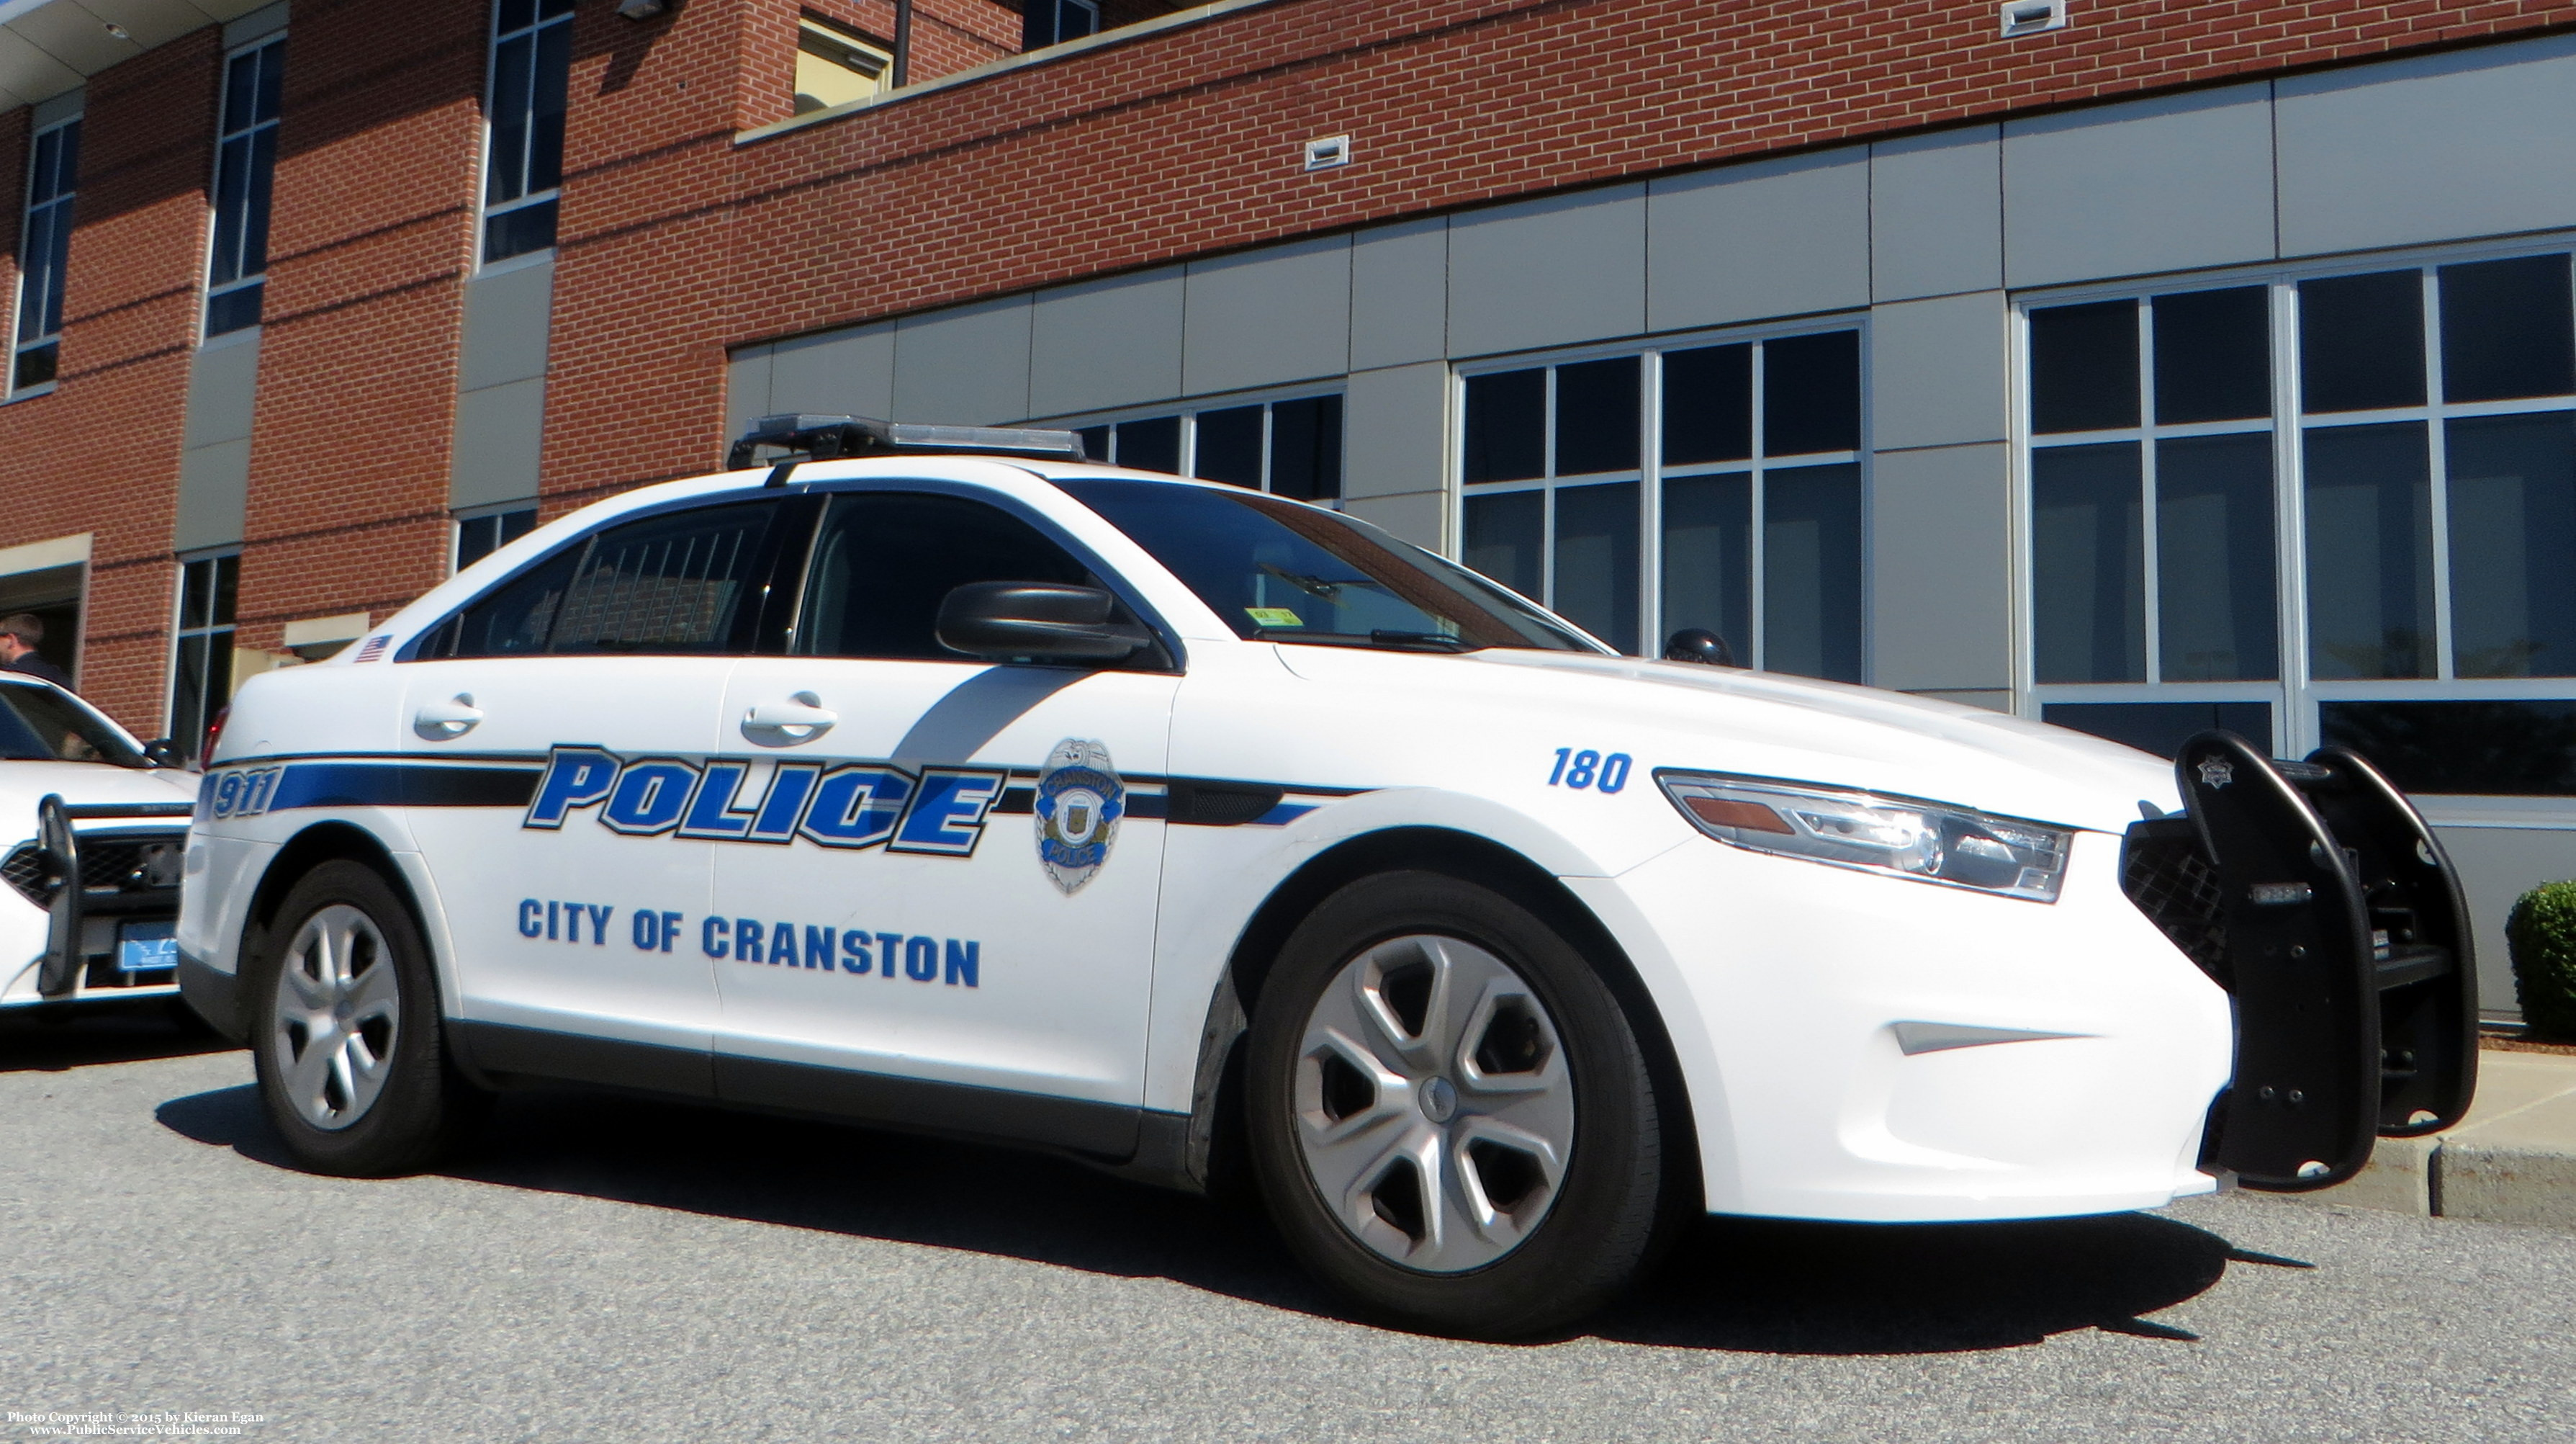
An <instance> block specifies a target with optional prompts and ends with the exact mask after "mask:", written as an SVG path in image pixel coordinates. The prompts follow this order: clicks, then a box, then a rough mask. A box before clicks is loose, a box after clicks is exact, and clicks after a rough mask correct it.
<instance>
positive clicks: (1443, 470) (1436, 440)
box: [1342, 361, 1449, 498]
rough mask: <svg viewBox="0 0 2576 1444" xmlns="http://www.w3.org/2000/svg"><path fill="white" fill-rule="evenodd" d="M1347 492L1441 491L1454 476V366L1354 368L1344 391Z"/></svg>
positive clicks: (1344, 477)
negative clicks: (1451, 470)
mask: <svg viewBox="0 0 2576 1444" xmlns="http://www.w3.org/2000/svg"><path fill="white" fill-rule="evenodd" d="M1342 456H1343V458H1344V459H1343V462H1342V468H1343V470H1342V495H1343V496H1345V497H1350V498H1359V497H1373V496H1402V495H1405V494H1407V493H1412V492H1438V491H1441V490H1443V489H1444V488H1446V486H1447V485H1448V475H1449V368H1448V367H1447V366H1445V365H1443V364H1441V363H1440V362H1437V361H1432V362H1425V363H1421V364H1418V365H1413V366H1393V367H1388V368H1386V369H1385V370H1381V371H1354V372H1352V373H1351V377H1350V380H1349V381H1348V382H1347V383H1345V386H1344V390H1343V392H1342Z"/></svg>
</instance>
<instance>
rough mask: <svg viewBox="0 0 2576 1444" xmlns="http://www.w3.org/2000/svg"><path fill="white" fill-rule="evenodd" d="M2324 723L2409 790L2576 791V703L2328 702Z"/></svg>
mask: <svg viewBox="0 0 2576 1444" xmlns="http://www.w3.org/2000/svg"><path fill="white" fill-rule="evenodd" d="M2317 721H2318V724H2319V726H2320V728H2321V729H2322V730H2323V732H2324V733H2325V740H2326V742H2327V743H2328V745H2330V746H2337V747H2349V748H2351V749H2352V750H2353V751H2355V752H2358V753H2360V754H2361V755H2362V756H2364V757H2367V758H2369V759H2370V760H2371V761H2372V762H2374V763H2376V764H2378V766H2379V770H2381V771H2382V772H2385V773H2387V774H2388V780H2389V781H2391V782H2394V783H2396V784H2397V785H2398V786H2399V787H2401V788H2403V789H2405V790H2406V791H2408V792H2449V793H2470V794H2485V795H2500V796H2524V797H2570V796H2576V702H2555V701H2553V702H2519V701H2501V700H2499V701H2492V702H2328V703H2325V704H2323V705H2322V706H2320V707H2318V708H2317Z"/></svg>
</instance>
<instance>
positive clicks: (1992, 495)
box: [1869, 445, 2012, 692]
mask: <svg viewBox="0 0 2576 1444" xmlns="http://www.w3.org/2000/svg"><path fill="white" fill-rule="evenodd" d="M2011 496H2012V488H2011V486H2010V484H2009V482H2008V480H2007V472H2006V460H2005V449H2004V447H2002V446H2001V445H1989V446H1956V447H1945V448H1942V449H1940V450H1935V451H1895V452H1883V453H1881V454H1880V455H1879V456H1878V457H1877V458H1876V459H1875V460H1874V462H1873V464H1872V466H1871V469H1870V571H1871V575H1870V596H1871V599H1872V600H1871V622H1870V667H1869V680H1870V685H1872V686H1874V687H1893V688H1897V689H1900V690H1902V689H1913V690H1917V691H1933V690H1940V691H1956V692H1964V691H1972V690H1978V689H1984V688H1995V687H2004V686H2008V685H2010V682H2011V670H2010V668H2011V650H2012V596H2011V590H2010V588H2009V587H2008V586H2007V585H2006V580H2005V576H2006V572H2007V570H2008V558H2007V556H2006V554H2005V549H2006V546H2007V542H2006V538H2007V537H2008V536H2010V534H2011V518H2010V512H2011Z"/></svg>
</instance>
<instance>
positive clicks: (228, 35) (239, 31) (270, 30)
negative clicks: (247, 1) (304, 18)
mask: <svg viewBox="0 0 2576 1444" xmlns="http://www.w3.org/2000/svg"><path fill="white" fill-rule="evenodd" d="M285 28H286V0H277V3H276V4H274V5H262V6H261V7H259V8H258V9H256V10H253V11H252V12H250V13H249V14H248V15H245V16H243V17H242V18H240V19H239V20H235V21H232V22H230V23H229V24H227V25H225V26H224V48H225V49H226V50H230V49H232V48H233V47H234V46H236V45H248V44H249V43H251V42H252V41H254V40H257V39H259V38H260V37H262V36H265V35H274V34H276V33H277V32H278V31H280V30H283V29H285Z"/></svg>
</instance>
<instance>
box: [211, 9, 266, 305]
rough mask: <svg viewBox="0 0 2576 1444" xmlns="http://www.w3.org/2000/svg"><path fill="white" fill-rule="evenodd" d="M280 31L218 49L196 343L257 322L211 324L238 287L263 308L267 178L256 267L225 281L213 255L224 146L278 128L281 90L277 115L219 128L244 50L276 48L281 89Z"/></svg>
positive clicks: (252, 139) (221, 206)
mask: <svg viewBox="0 0 2576 1444" xmlns="http://www.w3.org/2000/svg"><path fill="white" fill-rule="evenodd" d="M286 36H287V32H286V31H284V30H282V29H281V30H272V31H270V32H268V33H267V34H265V35H262V36H260V37H259V38H258V39H256V40H248V41H244V42H243V43H242V44H240V45H237V46H234V47H233V48H232V49H230V50H227V51H225V52H224V58H223V67H224V70H223V75H224V79H223V84H222V85H221V86H219V87H217V94H216V97H215V156H214V167H213V170H212V179H211V180H210V182H209V184H208V189H207V195H208V199H209V202H210V204H208V206H207V207H206V265H205V285H204V290H205V294H204V295H203V296H202V297H201V298H200V299H199V304H198V307H197V339H198V344H200V345H203V344H205V343H206V342H208V341H211V340H214V339H217V338H219V337H227V336H240V335H243V334H246V333H250V332H256V331H257V330H259V328H260V325H261V322H260V321H258V320H254V321H252V322H250V323H249V324H248V325H243V326H233V327H229V328H227V329H225V330H222V331H217V330H215V329H214V312H215V302H216V301H218V300H220V299H222V298H224V297H226V296H230V295H233V294H235V293H238V292H241V291H247V290H252V289H254V288H256V289H258V290H259V291H260V292H261V295H262V310H263V313H264V311H265V297H266V293H267V286H268V266H267V264H266V259H267V250H268V234H267V227H268V225H269V224H270V223H272V222H273V221H274V220H275V219H276V210H275V198H274V189H273V183H272V190H271V201H270V211H269V214H268V215H267V216H265V217H263V218H262V230H261V234H260V251H261V260H262V264H261V266H260V268H259V269H258V270H257V271H252V272H245V273H244V274H242V275H239V276H235V277H234V278H233V279H231V280H229V281H220V282H219V281H217V280H216V279H215V257H216V254H217V251H218V248H219V245H220V241H219V239H218V238H219V236H220V235H221V232H222V227H223V215H224V184H223V182H224V146H225V145H226V144H227V143H228V142H230V141H231V140H233V139H234V138H235V137H237V136H238V137H242V138H245V139H247V140H249V141H250V143H251V149H252V150H254V151H256V149H257V146H258V136H259V133H260V132H261V131H263V130H266V131H270V132H272V133H274V132H276V131H277V130H278V128H279V125H280V122H281V119H282V117H283V115H284V113H285V102H284V96H283V94H282V93H281V95H280V97H279V105H278V111H279V113H278V114H277V115H272V116H270V117H268V118H267V119H265V120H261V119H258V118H257V117H256V116H254V117H253V119H252V121H251V123H250V124H249V125H247V126H244V127H243V128H242V129H240V130H226V129H224V116H225V113H226V112H227V111H228V110H230V109H231V105H232V84H233V64H234V62H236V61H238V60H241V59H242V58H244V57H245V56H250V55H255V54H257V53H259V52H260V51H262V50H265V49H267V48H269V47H270V46H275V47H277V49H278V51H279V56H278V61H277V63H278V66H279V69H280V73H281V79H280V82H279V87H280V90H281V92H282V91H283V89H284V81H283V78H282V76H283V71H284V67H285V63H286V62H285V55H284V51H285V48H286ZM269 165H270V173H271V175H272V176H274V174H275V167H276V153H275V152H274V151H273V150H272V151H271V152H270V161H269Z"/></svg>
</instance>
